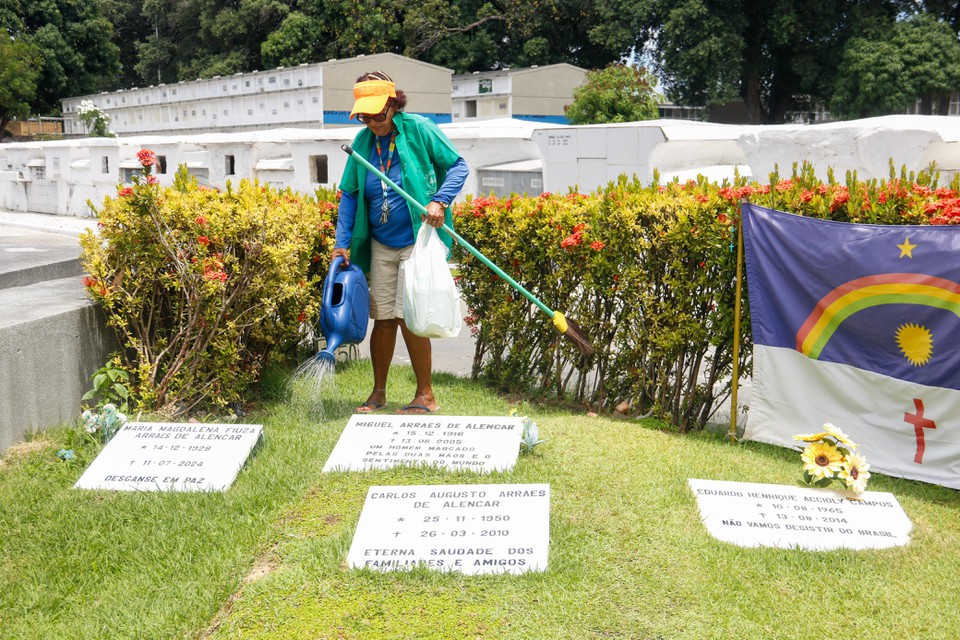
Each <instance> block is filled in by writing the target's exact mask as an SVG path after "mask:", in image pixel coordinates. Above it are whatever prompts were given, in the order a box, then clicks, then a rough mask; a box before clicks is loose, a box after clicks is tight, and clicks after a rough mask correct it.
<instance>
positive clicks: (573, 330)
mask: <svg viewBox="0 0 960 640" xmlns="http://www.w3.org/2000/svg"><path fill="white" fill-rule="evenodd" d="M563 335H564V336H565V337H566V338H567V339H568V340H570V342H572V343H573V346H575V347H576V348H577V349H579V350H580V353H582V354H583V355H585V356H592V355H593V354H594V353H595V352H596V350H595V349H594V348H593V343H591V342H590V340H589V339H588V338H587V334H586V333H584V332H583V329H581V328H580V325H578V324H577V323H576V322H574V321H573V320H571V319H570V318H567V330H566V331H564V332H563Z"/></svg>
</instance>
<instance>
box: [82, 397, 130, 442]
mask: <svg viewBox="0 0 960 640" xmlns="http://www.w3.org/2000/svg"><path fill="white" fill-rule="evenodd" d="M80 418H81V419H82V420H83V427H84V429H86V431H87V433H89V434H90V435H94V434H97V433H99V434H100V436H101V437H102V438H103V442H104V443H107V442H109V441H110V438H112V437H113V436H114V435H115V434H116V433H117V431H119V430H120V429H121V428H122V427H123V425H125V424H127V416H126V415H124V414H123V413H122V412H120V411H118V410H117V407H116V406H114V405H113V404H110V403H107V404H105V405H103V408H102V409H101V410H100V413H94V412H93V411H90V410H89V409H87V410H86V411H84V412H83V414H81V416H80Z"/></svg>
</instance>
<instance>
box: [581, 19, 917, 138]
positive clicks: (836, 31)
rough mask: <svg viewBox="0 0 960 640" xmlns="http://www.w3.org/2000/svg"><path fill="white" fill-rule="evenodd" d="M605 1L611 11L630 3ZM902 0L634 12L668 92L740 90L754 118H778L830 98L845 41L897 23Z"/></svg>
mask: <svg viewBox="0 0 960 640" xmlns="http://www.w3.org/2000/svg"><path fill="white" fill-rule="evenodd" d="M602 2H603V6H604V7H606V9H605V10H606V11H607V12H608V13H609V12H611V11H612V9H610V7H611V6H613V7H615V8H616V7H618V6H621V7H622V6H623V5H624V4H626V0H602ZM898 4H899V3H898V2H896V1H894V0H872V1H871V0H824V1H823V2H816V3H814V2H794V1H792V0H714V1H712V2H709V3H708V2H705V1H704V0H643V1H642V2H641V3H639V4H638V5H635V6H637V9H636V13H635V14H633V15H634V16H639V17H634V18H633V19H634V20H635V22H636V24H639V25H642V27H643V28H642V30H641V31H640V32H639V36H638V38H637V43H638V50H639V48H640V47H642V45H643V43H645V42H647V40H650V39H652V40H653V41H655V43H656V46H655V47H654V49H653V55H654V56H655V60H656V64H657V68H658V71H659V72H660V76H661V78H663V81H664V86H665V89H666V93H667V96H668V97H670V98H671V99H673V100H674V101H675V102H679V103H682V104H688V105H691V106H693V105H711V104H718V103H724V102H727V101H729V100H732V99H736V98H737V97H739V98H740V99H741V100H742V101H743V103H744V104H745V106H746V108H747V114H748V117H749V120H750V121H751V122H753V123H756V124H775V123H782V122H784V121H785V119H786V116H787V115H788V114H789V113H791V112H794V111H797V110H801V109H805V108H807V107H808V106H809V105H811V103H814V102H819V101H825V100H827V99H829V97H830V95H831V93H832V90H833V82H832V81H833V78H835V76H836V73H837V68H838V63H839V60H840V59H841V54H842V52H843V50H844V47H845V45H846V43H847V41H848V40H849V39H850V38H851V37H852V36H853V35H855V34H856V35H861V36H864V35H865V36H867V37H870V35H871V34H873V33H875V32H877V31H879V30H882V29H883V28H885V27H886V26H887V25H889V24H892V23H893V22H894V20H895V18H896V15H897V12H898V10H899V8H898ZM609 31H610V30H609V29H608V30H606V31H605V32H604V33H608V32H609ZM601 35H602V34H599V35H597V37H600V36H601Z"/></svg>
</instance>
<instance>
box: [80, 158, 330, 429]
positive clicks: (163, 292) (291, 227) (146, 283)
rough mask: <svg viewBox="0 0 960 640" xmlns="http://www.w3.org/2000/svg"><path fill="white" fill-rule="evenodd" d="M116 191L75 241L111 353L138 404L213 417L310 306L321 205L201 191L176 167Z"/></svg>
mask: <svg viewBox="0 0 960 640" xmlns="http://www.w3.org/2000/svg"><path fill="white" fill-rule="evenodd" d="M151 158H152V155H151V154H149V152H141V161H142V162H143V164H144V166H145V168H146V170H147V171H146V173H147V175H146V177H145V178H139V179H137V180H136V181H135V184H134V185H133V186H132V187H121V188H118V192H117V195H116V196H115V197H108V198H106V199H105V200H104V202H103V204H102V206H101V207H100V208H99V209H98V210H96V213H97V218H98V220H99V222H98V232H97V233H93V232H88V233H87V234H85V235H84V236H83V237H82V238H81V244H82V246H83V257H82V260H83V264H84V266H85V267H86V270H87V273H88V275H87V277H86V279H85V284H86V286H87V290H88V291H89V293H90V295H91V296H92V297H93V298H94V299H95V300H97V301H98V302H100V303H101V304H102V306H103V309H104V311H105V313H106V317H107V323H108V325H109V326H110V327H111V328H112V329H113V330H114V331H115V332H116V335H117V338H118V343H119V344H120V346H121V347H122V350H121V353H120V360H121V363H122V365H123V367H124V368H125V369H126V370H127V371H129V372H130V374H131V385H132V386H133V390H132V395H133V396H134V397H135V398H136V400H137V401H138V403H139V406H140V407H141V408H149V409H154V410H160V411H166V412H186V411H192V410H195V409H201V408H202V409H204V410H211V409H213V410H215V409H218V408H223V407H228V406H230V405H232V404H233V403H235V402H238V401H240V400H242V399H243V398H244V397H245V396H246V394H247V393H248V392H249V391H250V388H251V385H253V384H254V383H255V382H256V381H257V380H258V377H259V374H260V371H261V368H262V367H263V365H264V363H265V361H266V360H267V358H268V356H269V355H270V354H271V352H272V351H274V350H275V349H277V348H278V347H282V346H284V345H285V344H288V343H290V342H291V341H293V340H295V339H296V337H297V334H298V329H299V328H300V326H301V324H302V323H303V322H304V321H305V320H309V319H312V318H314V317H315V315H316V311H317V308H318V294H319V291H318V287H316V286H315V284H316V282H317V281H318V279H319V277H320V276H319V275H318V274H323V273H325V272H326V268H327V264H328V261H329V254H330V248H331V247H332V243H333V232H334V225H333V223H332V217H333V216H334V215H335V205H334V204H333V203H332V202H327V201H323V200H319V199H317V198H312V197H306V196H302V195H298V194H294V193H292V192H290V191H289V190H285V191H278V190H276V189H273V188H271V187H269V186H267V185H264V184H259V183H257V182H250V181H246V180H244V181H241V182H240V184H239V185H238V186H237V187H228V188H227V190H226V191H218V190H213V189H207V188H204V187H202V186H199V185H198V184H197V182H196V180H194V179H191V178H189V177H188V176H187V174H186V172H185V170H184V169H183V168H181V170H180V171H179V172H178V174H177V177H176V180H175V183H174V185H173V187H171V188H161V187H159V186H158V185H157V184H156V179H155V178H154V177H153V176H150V175H149V169H150V166H151V164H152V160H151Z"/></svg>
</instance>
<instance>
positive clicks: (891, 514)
mask: <svg viewBox="0 0 960 640" xmlns="http://www.w3.org/2000/svg"><path fill="white" fill-rule="evenodd" d="M689 483H690V488H691V489H692V490H693V493H694V495H695V496H696V497H697V505H698V506H699V507H700V518H701V519H702V520H703V524H704V525H705V526H706V527H707V531H709V532H710V535H712V536H713V537H714V538H716V539H718V540H723V541H724V542H732V543H733V544H736V545H739V546H741V547H779V548H781V549H793V548H800V549H806V550H809V551H826V550H828V549H885V548H887V547H898V546H903V545H905V544H907V543H908V542H910V530H911V529H913V524H912V523H911V522H910V518H908V517H907V514H906V513H904V511H903V508H901V507H900V503H899V502H897V499H896V498H895V497H894V495H893V494H892V493H881V492H876V491H866V492H864V493H863V494H862V496H861V498H862V499H860V500H855V499H850V498H848V497H846V495H845V494H842V493H840V492H838V491H833V490H831V489H815V488H812V487H792V486H789V485H781V484H754V483H750V482H724V481H718V480H693V479H691V480H689Z"/></svg>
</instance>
